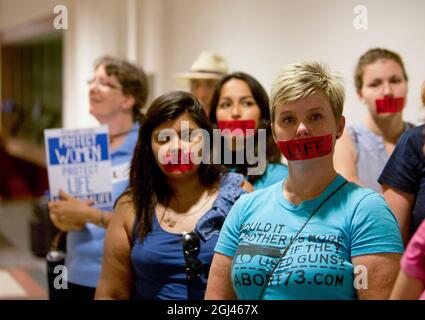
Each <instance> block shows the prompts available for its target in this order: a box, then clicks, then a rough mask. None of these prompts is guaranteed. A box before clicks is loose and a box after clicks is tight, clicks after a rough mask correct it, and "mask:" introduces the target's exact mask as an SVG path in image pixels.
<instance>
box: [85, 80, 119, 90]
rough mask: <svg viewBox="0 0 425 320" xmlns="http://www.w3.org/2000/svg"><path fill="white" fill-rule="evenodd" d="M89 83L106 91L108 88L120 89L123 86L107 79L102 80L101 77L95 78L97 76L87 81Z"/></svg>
mask: <svg viewBox="0 0 425 320" xmlns="http://www.w3.org/2000/svg"><path fill="white" fill-rule="evenodd" d="M87 85H89V86H95V87H98V88H99V89H100V90H104V91H105V90H108V89H112V90H113V89H116V90H119V89H121V88H122V87H121V86H120V85H117V84H112V83H108V82H106V81H103V80H100V79H95V78H93V79H90V80H89V81H87Z"/></svg>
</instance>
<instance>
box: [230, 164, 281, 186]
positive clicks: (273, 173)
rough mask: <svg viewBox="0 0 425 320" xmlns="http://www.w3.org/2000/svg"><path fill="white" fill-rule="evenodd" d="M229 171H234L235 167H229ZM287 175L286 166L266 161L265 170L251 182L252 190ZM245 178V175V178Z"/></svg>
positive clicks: (271, 183) (277, 180) (270, 183)
mask: <svg viewBox="0 0 425 320" xmlns="http://www.w3.org/2000/svg"><path fill="white" fill-rule="evenodd" d="M229 171H230V172H236V168H235V167H234V168H230V169H229ZM287 176H288V167H287V166H286V165H284V164H281V163H268V164H267V166H266V170H265V171H264V173H263V175H262V176H261V178H259V179H258V180H256V181H255V182H254V184H253V187H254V190H259V189H264V188H267V187H269V186H271V185H273V184H275V183H276V182H279V181H282V180H283V179H286V177H287ZM246 179H247V178H246V177H245V180H246Z"/></svg>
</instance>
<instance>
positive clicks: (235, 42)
mask: <svg viewBox="0 0 425 320" xmlns="http://www.w3.org/2000/svg"><path fill="white" fill-rule="evenodd" d="M164 3H165V5H164V7H165V8H166V12H165V19H164V21H165V27H164V29H165V30H166V32H165V33H164V34H165V42H164V43H165V47H164V50H165V53H166V55H167V58H166V59H165V60H164V69H165V70H166V72H167V75H166V81H165V82H164V86H163V89H164V90H169V89H172V88H177V85H176V84H175V81H174V79H173V78H172V74H173V73H175V72H178V71H182V70H184V69H187V68H188V67H189V66H190V64H191V63H192V61H193V60H194V59H195V58H196V57H197V55H198V54H199V52H200V51H201V50H203V49H210V50H214V51H217V52H219V53H221V54H223V55H225V56H226V57H227V58H228V60H229V64H230V67H231V69H232V70H234V71H235V70H241V71H245V72H248V73H251V74H252V75H254V76H255V77H257V78H258V79H259V80H260V81H261V82H262V83H263V85H264V86H265V87H266V89H267V91H269V89H270V85H271V83H272V81H273V79H274V77H275V76H276V74H277V72H278V70H279V68H280V67H281V66H282V65H284V64H286V63H291V62H295V61H297V60H301V59H318V60H323V61H327V62H328V63H329V64H330V65H331V66H332V67H334V68H335V69H337V70H339V71H340V72H341V73H342V75H343V76H344V79H345V83H346V91H347V99H346V105H345V114H346V116H347V120H348V122H349V123H351V122H356V121H360V120H361V119H362V117H363V116H364V114H365V112H366V108H365V107H364V106H363V105H361V104H360V103H359V101H358V99H357V97H356V93H355V90H354V83H353V79H352V78H353V69H354V66H355V64H356V61H357V59H358V57H359V56H360V55H361V54H362V53H363V52H364V51H366V50H367V49H368V48H370V47H375V46H383V47H387V48H390V49H393V50H396V51H398V52H399V53H400V54H401V55H402V57H403V58H404V60H405V63H406V68H407V72H408V74H409V76H410V83H409V90H410V91H409V97H408V106H407V108H406V110H405V118H406V119H408V120H410V121H413V122H418V121H420V120H421V118H422V117H423V114H422V113H421V112H420V110H419V106H420V100H419V91H420V84H421V83H422V81H423V80H425V59H424V57H425V46H424V45H422V39H423V30H425V19H424V18H423V13H424V12H425V1H423V0H409V1H402V0H362V1H358V0H356V1H353V0H344V1H340V0H320V1H314V0H297V1H290V0H288V1H287V0H261V1H259V0H232V1H227V0H214V1H211V0H179V1H174V0H164ZM358 4H363V5H365V6H366V7H367V9H368V22H369V23H368V29H367V30H356V29H355V28H354V26H353V19H354V17H355V15H354V14H353V9H354V7H355V6H356V5H358Z"/></svg>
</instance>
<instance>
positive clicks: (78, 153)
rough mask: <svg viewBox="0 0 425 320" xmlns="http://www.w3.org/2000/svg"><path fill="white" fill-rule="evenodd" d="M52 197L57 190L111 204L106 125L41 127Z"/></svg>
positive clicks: (56, 196)
mask: <svg viewBox="0 0 425 320" xmlns="http://www.w3.org/2000/svg"><path fill="white" fill-rule="evenodd" d="M44 140H45V145H46V157H47V165H48V167H47V169H48V175H49V188H50V197H51V200H53V201H55V200H58V199H59V190H63V191H65V192H67V193H69V194H70V195H72V196H73V197H74V198H77V199H81V200H87V199H88V200H92V201H93V202H94V207H96V208H105V207H108V208H110V207H112V206H113V203H112V171H111V160H110V156H109V149H108V145H109V144H108V141H109V137H108V127H107V126H100V127H97V128H90V129H48V130H44Z"/></svg>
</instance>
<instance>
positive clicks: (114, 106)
mask: <svg viewBox="0 0 425 320" xmlns="http://www.w3.org/2000/svg"><path fill="white" fill-rule="evenodd" d="M88 85H89V99H90V113H91V114H92V115H93V116H94V117H95V118H96V119H97V120H98V121H99V122H100V123H101V124H107V125H108V127H109V137H110V150H111V151H110V153H111V161H112V173H113V176H112V186H113V201H115V200H116V199H117V198H118V197H119V196H120V195H121V193H122V192H123V191H124V190H125V189H126V188H127V186H128V171H129V162H130V160H131V157H132V155H133V150H134V147H135V145H136V141H137V136H138V131H139V127H140V125H139V122H138V120H139V119H140V118H141V109H142V107H143V106H144V104H145V102H146V99H147V93H148V88H147V85H148V83H147V78H146V75H145V73H144V72H143V71H142V70H141V69H139V68H138V67H136V66H135V65H132V64H130V63H128V62H126V61H123V60H119V59H115V58H111V57H104V58H101V59H100V60H99V61H98V62H97V64H96V67H95V72H94V76H93V79H91V80H90V81H89V82H88ZM90 205H91V203H90V202H89V201H79V200H77V199H74V198H73V197H71V196H70V195H69V194H67V193H65V192H62V193H61V200H60V201H56V202H50V203H49V209H50V217H51V219H52V221H53V223H54V224H55V225H56V226H57V227H58V228H59V229H61V230H63V231H68V235H67V254H66V260H65V265H66V267H67V270H68V290H67V293H68V294H69V298H70V299H84V300H87V299H93V298H94V293H95V290H96V286H97V282H98V279H99V275H100V269H101V263H102V253H103V241H104V237H105V228H106V227H107V226H108V224H109V221H110V220H111V218H112V208H111V209H110V211H100V210H98V209H96V208H92V207H91V206H90Z"/></svg>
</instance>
